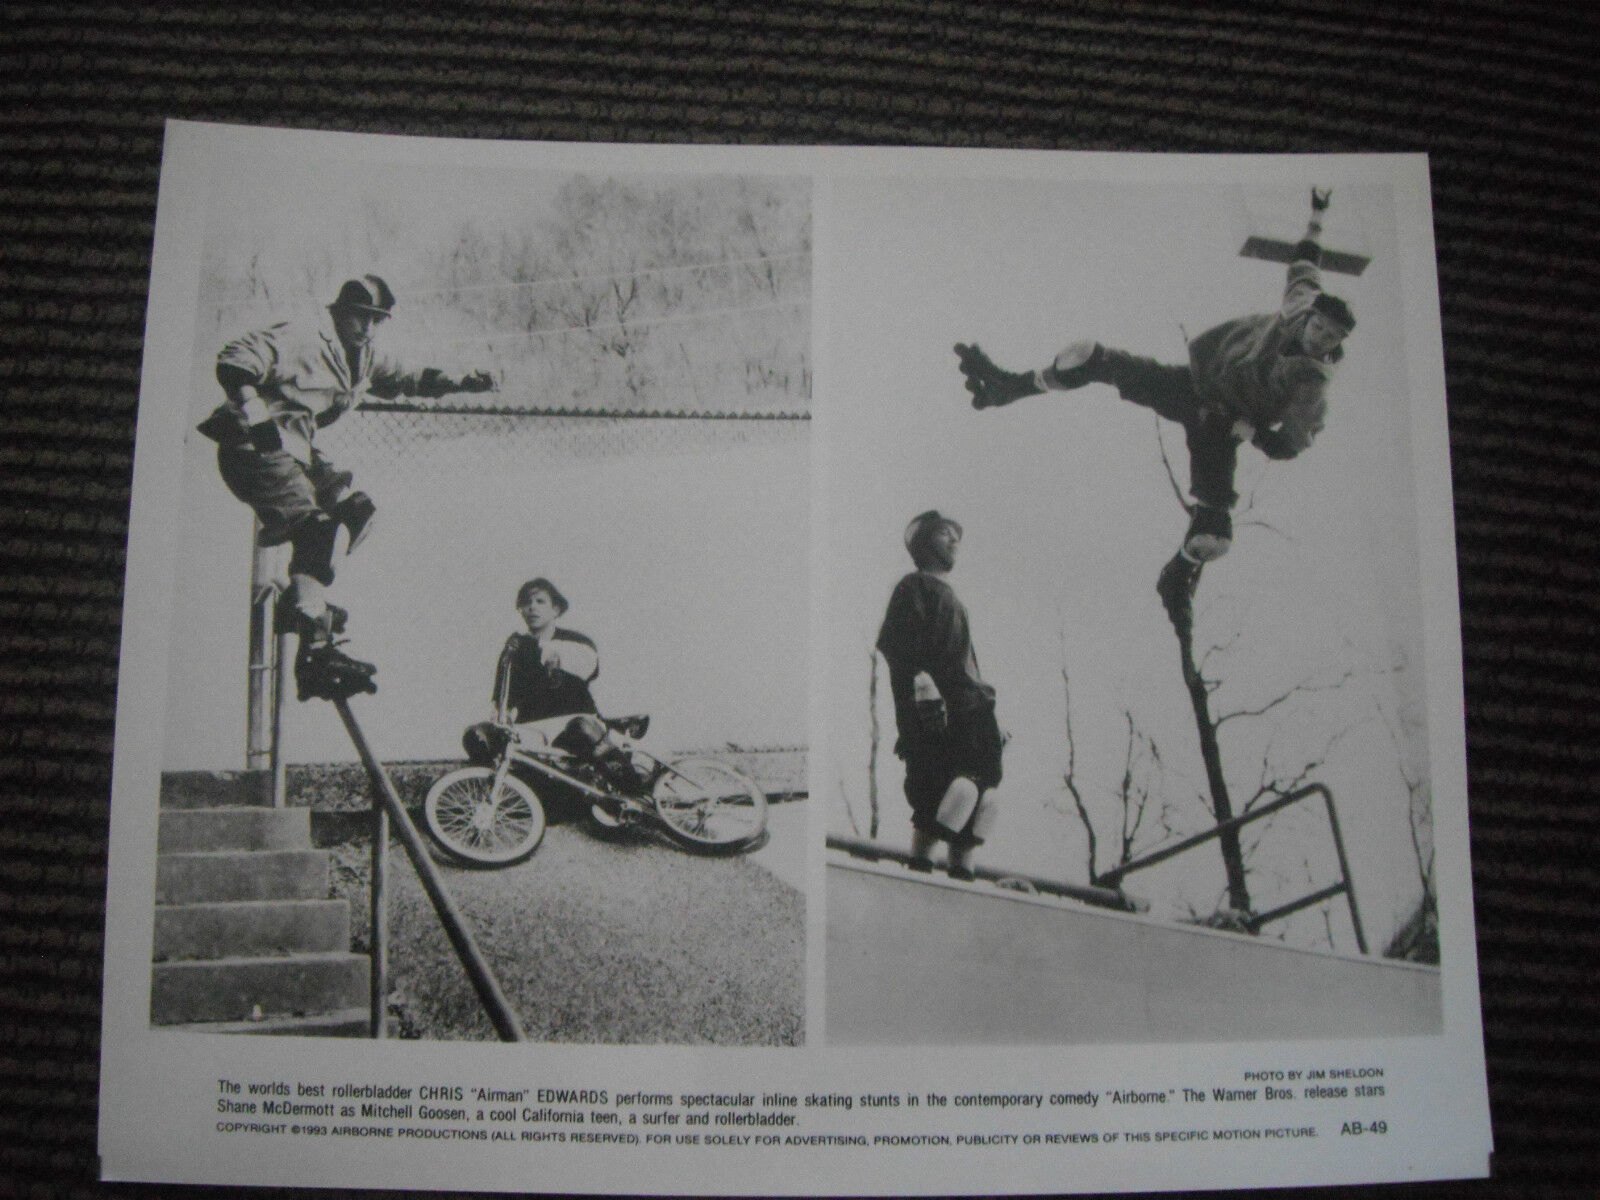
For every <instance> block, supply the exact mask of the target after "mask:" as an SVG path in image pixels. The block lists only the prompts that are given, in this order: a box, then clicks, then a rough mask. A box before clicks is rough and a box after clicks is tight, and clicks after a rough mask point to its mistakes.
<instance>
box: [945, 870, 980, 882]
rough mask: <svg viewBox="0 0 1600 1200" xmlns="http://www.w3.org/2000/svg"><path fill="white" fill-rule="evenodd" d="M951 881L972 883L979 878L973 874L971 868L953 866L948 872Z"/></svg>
mask: <svg viewBox="0 0 1600 1200" xmlns="http://www.w3.org/2000/svg"><path fill="white" fill-rule="evenodd" d="M948 874H949V876H950V878H951V879H954V880H955V881H956V882H958V883H971V882H973V880H975V879H977V878H978V877H977V876H976V875H974V874H973V873H972V868H971V867H956V866H952V867H951V868H950V870H949V872H948Z"/></svg>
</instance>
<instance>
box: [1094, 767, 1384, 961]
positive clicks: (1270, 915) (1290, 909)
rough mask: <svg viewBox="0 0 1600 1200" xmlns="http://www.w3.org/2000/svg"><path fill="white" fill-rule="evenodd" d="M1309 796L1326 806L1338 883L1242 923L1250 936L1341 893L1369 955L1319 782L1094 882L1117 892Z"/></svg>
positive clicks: (1334, 816)
mask: <svg viewBox="0 0 1600 1200" xmlns="http://www.w3.org/2000/svg"><path fill="white" fill-rule="evenodd" d="M1310 796H1321V797H1322V798H1323V801H1324V803H1325V804H1326V805H1327V810H1328V829H1329V832H1330V833H1332V834H1333V847H1334V850H1335V851H1336V852H1337V853H1338V856H1339V882H1338V883H1335V884H1330V885H1329V886H1327V887H1325V888H1321V889H1319V890H1317V891H1315V892H1311V893H1308V894H1307V895H1304V896H1302V897H1300V898H1299V899H1298V900H1292V901H1290V902H1289V903H1288V904H1284V905H1281V906H1280V907H1278V908H1274V909H1272V910H1271V911H1269V912H1264V913H1256V914H1252V915H1251V916H1250V917H1249V919H1248V920H1247V921H1246V922H1245V926H1246V928H1248V929H1249V931H1250V932H1251V933H1257V932H1259V931H1260V929H1261V927H1262V926H1263V925H1266V924H1268V923H1270V922H1272V921H1277V920H1281V919H1282V918H1284V917H1287V916H1289V915H1290V914H1291V913H1297V912H1299V911H1300V910H1301V909H1305V908H1310V907H1311V906H1312V905H1313V904H1321V903H1322V902H1323V901H1324V900H1329V899H1332V898H1333V897H1334V896H1338V895H1341V894H1342V895H1343V896H1344V898H1345V900H1346V902H1347V903H1348V904H1349V906H1350V924H1351V926H1352V927H1353V928H1354V930H1355V934H1356V946H1357V947H1359V948H1360V950H1361V953H1362V954H1366V953H1368V950H1367V935H1366V932H1365V931H1364V930H1363V929H1362V927H1361V912H1360V910H1359V908H1358V907H1357V906H1356V889H1355V884H1354V883H1352V882H1351V880H1350V860H1349V857H1348V856H1347V855H1346V854H1345V849H1344V837H1343V835H1341V834H1340V832H1339V814H1338V811H1337V810H1336V809H1335V807H1334V803H1333V793H1332V792H1330V791H1329V790H1328V789H1327V788H1326V787H1325V786H1324V785H1322V784H1320V783H1313V784H1310V785H1309V786H1307V787H1303V788H1301V789H1300V790H1299V791H1296V792H1290V793H1289V794H1288V795H1287V796H1279V797H1278V798H1277V799H1276V800H1273V801H1270V802H1269V803H1267V804H1263V805H1262V806H1261V807H1260V808H1256V809H1252V810H1250V811H1249V812H1247V813H1244V814H1242V815H1241V816H1237V817H1233V818H1230V819H1229V820H1226V821H1221V822H1219V823H1218V824H1216V825H1214V826H1212V827H1211V828H1210V829H1207V830H1205V831H1204V832H1201V833H1197V834H1195V835H1194V836H1192V837H1186V838H1184V839H1183V840H1182V841H1178V842H1174V843H1173V844H1172V845H1170V846H1163V847H1162V848H1161V849H1159V850H1153V851H1151V852H1150V853H1149V854H1146V855H1144V856H1143V857H1142V858H1136V859H1134V860H1133V861H1132V862H1125V863H1123V864H1121V865H1120V866H1116V867H1113V868H1111V870H1109V871H1103V872H1101V873H1100V874H1099V875H1096V876H1095V877H1094V882H1095V883H1096V884H1097V885H1099V886H1102V887H1107V888H1116V889H1118V890H1120V889H1121V886H1122V880H1123V879H1124V878H1126V877H1127V876H1129V875H1131V874H1133V873H1134V872H1135V871H1143V870H1145V869H1146V868H1147V867H1153V866H1155V865H1156V864H1157V863H1163V862H1166V861H1167V859H1169V858H1173V857H1175V856H1176V855H1179V854H1182V853H1183V852H1184V851H1186V850H1193V849H1194V848H1195V847H1196V846H1199V845H1202V844H1204V843H1205V842H1209V841H1211V840H1212V839H1213V838H1219V837H1221V836H1222V835H1223V834H1226V833H1231V832H1233V831H1234V830H1237V829H1242V828H1244V826H1246V825H1249V824H1250V823H1251V822H1252V821H1259V820H1261V819H1262V818H1264V817H1270V816H1271V815H1272V814H1273V813H1275V812H1278V811H1279V810H1280V809H1284V808H1288V807H1289V806H1290V805H1291V804H1298V803H1299V802H1300V801H1302V800H1304V799H1306V798H1307V797H1310Z"/></svg>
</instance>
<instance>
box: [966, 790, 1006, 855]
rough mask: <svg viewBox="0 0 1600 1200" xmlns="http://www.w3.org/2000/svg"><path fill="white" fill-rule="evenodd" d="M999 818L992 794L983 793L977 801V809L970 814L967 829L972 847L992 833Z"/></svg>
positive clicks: (997, 807)
mask: <svg viewBox="0 0 1600 1200" xmlns="http://www.w3.org/2000/svg"><path fill="white" fill-rule="evenodd" d="M999 818H1000V806H999V805H998V804H996V803H995V800H994V796H993V794H992V793H990V792H985V793H984V794H983V796H982V797H981V798H980V799H979V800H978V807H977V808H975V809H974V810H973V812H972V823H971V824H970V825H969V826H968V827H967V830H968V836H969V837H970V838H971V839H972V843H973V845H979V844H981V843H982V842H984V841H986V840H987V839H988V837H989V835H990V834H991V833H993V832H994V826H995V822H996V821H997V820H999Z"/></svg>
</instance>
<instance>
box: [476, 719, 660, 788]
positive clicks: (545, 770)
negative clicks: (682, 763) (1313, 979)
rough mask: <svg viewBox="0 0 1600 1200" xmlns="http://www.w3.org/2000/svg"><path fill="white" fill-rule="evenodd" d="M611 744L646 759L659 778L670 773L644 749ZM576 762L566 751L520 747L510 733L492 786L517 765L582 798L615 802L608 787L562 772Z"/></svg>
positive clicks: (625, 742)
mask: <svg viewBox="0 0 1600 1200" xmlns="http://www.w3.org/2000/svg"><path fill="white" fill-rule="evenodd" d="M608 736H610V734H608ZM613 744H614V745H616V746H617V747H618V748H619V749H621V750H622V751H624V752H625V753H627V754H630V755H632V754H638V755H642V756H643V757H645V758H647V759H649V760H650V762H651V763H652V764H653V770H652V774H653V776H659V775H660V774H662V773H665V772H667V771H671V770H672V768H671V767H669V766H668V765H667V764H666V763H664V762H662V761H661V760H660V759H659V758H657V757H656V756H655V755H653V754H651V753H650V752H649V751H648V750H641V749H639V748H638V747H637V746H636V745H634V744H633V742H632V741H630V740H628V739H626V738H619V739H617V740H615V741H614V742H613ZM577 761H578V759H577V756H576V755H574V754H572V753H571V752H570V751H566V750H562V749H559V748H557V747H555V746H539V747H527V746H523V745H522V744H521V743H520V742H519V741H518V740H517V738H516V735H515V734H512V735H511V740H510V741H508V742H507V743H506V747H505V749H504V750H502V751H501V752H500V755H499V759H498V761H497V762H496V763H495V768H494V787H495V790H496V791H498V790H499V789H500V787H501V785H502V784H503V783H504V782H505V777H506V774H507V773H508V772H509V771H510V770H511V768H512V766H513V765H514V764H517V763H521V764H522V765H523V766H526V767H530V768H532V769H533V770H535V771H537V772H539V774H541V775H543V776H545V777H546V778H547V779H553V780H555V781H556V782H558V783H563V784H566V785H567V786H568V787H571V788H574V789H576V790H577V791H579V792H582V793H583V794H584V795H586V796H589V797H591V798H592V799H595V800H616V799H617V798H618V797H619V795H620V793H618V792H616V791H614V790H612V789H610V788H605V787H597V786H596V785H595V784H593V783H590V782H589V781H588V780H586V779H582V778H580V777H579V776H578V775H577V773H576V772H574V771H572V770H570V769H566V768H568V765H569V764H573V763H576V762H577ZM673 774H677V772H675V771H674V772H673Z"/></svg>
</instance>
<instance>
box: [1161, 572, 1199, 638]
mask: <svg viewBox="0 0 1600 1200" xmlns="http://www.w3.org/2000/svg"><path fill="white" fill-rule="evenodd" d="M1199 584H1200V564H1199V563H1197V562H1190V561H1189V560H1188V559H1187V558H1185V557H1184V556H1183V555H1182V554H1174V555H1173V556H1172V559H1171V561H1170V562H1168V563H1167V565H1166V566H1164V567H1162V568H1161V577H1160V578H1159V579H1157V580H1156V595H1158V596H1160V597H1161V605H1162V607H1163V608H1165V609H1166V610H1167V616H1168V618H1169V619H1170V620H1171V621H1172V626H1173V628H1174V629H1177V630H1178V631H1179V632H1180V633H1184V634H1187V633H1188V632H1189V630H1190V629H1191V628H1192V627H1193V625H1194V591H1195V588H1196V587H1198V586H1199Z"/></svg>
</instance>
